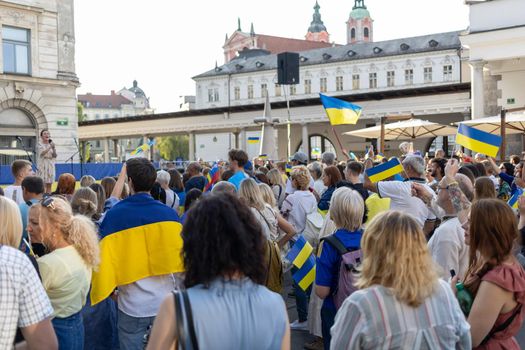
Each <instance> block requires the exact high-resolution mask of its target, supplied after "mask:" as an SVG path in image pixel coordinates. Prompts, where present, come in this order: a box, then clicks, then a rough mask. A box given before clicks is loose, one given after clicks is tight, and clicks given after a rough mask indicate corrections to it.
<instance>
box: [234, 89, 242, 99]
mask: <svg viewBox="0 0 525 350" xmlns="http://www.w3.org/2000/svg"><path fill="white" fill-rule="evenodd" d="M233 98H234V99H236V100H240V99H241V88H240V87H238V86H236V87H234V88H233Z"/></svg>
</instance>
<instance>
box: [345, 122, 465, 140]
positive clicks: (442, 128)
mask: <svg viewBox="0 0 525 350" xmlns="http://www.w3.org/2000/svg"><path fill="white" fill-rule="evenodd" d="M384 127H385V140H412V139H415V138H416V137H417V138H424V137H436V136H448V135H455V134H456V132H457V128H456V127H454V126H449V125H442V124H438V123H433V122H430V121H428V120H421V119H409V120H403V121H399V122H395V123H390V124H385V126H384ZM344 134H345V135H350V136H358V137H365V138H380V137H381V125H377V126H373V127H371V128H366V129H359V130H354V131H349V132H345V133H344Z"/></svg>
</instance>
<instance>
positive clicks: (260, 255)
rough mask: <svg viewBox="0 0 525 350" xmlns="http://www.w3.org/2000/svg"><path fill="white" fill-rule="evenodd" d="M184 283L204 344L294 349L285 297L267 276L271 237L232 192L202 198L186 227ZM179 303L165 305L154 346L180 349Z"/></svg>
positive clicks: (200, 342)
mask: <svg viewBox="0 0 525 350" xmlns="http://www.w3.org/2000/svg"><path fill="white" fill-rule="evenodd" d="M182 239H183V241H184V248H183V256H184V267H185V270H186V275H185V280H184V284H185V286H186V288H187V293H188V297H189V302H190V305H191V309H192V313H193V326H194V329H195V334H196V339H197V343H198V346H199V348H201V349H219V350H221V349H290V329H289V327H288V317H287V314H286V308H285V305H284V302H283V299H282V297H281V296H280V295H279V294H277V293H274V292H271V291H269V290H268V289H267V288H266V287H264V286H263V285H262V284H263V283H264V282H265V279H266V270H265V263H264V243H265V238H264V237H263V233H262V231H261V227H260V225H258V222H257V220H256V219H255V217H254V216H253V214H252V212H251V210H250V209H249V208H248V207H247V206H246V205H245V204H243V203H242V202H241V201H240V200H239V199H238V198H237V197H236V196H234V195H232V194H229V193H220V194H212V195H208V196H205V197H203V198H201V199H200V200H199V201H198V202H197V203H195V205H194V206H193V207H192V208H191V209H190V211H189V212H188V218H187V221H186V224H185V225H184V228H183V230H182ZM176 316H177V315H176V314H175V302H174V298H173V296H172V295H170V296H169V297H167V298H166V299H165V300H164V302H163V303H162V305H161V306H160V309H159V313H158V314H157V317H156V319H155V323H154V325H153V329H152V332H151V336H150V341H149V344H148V349H173V348H177V345H178V344H177V343H178V339H176V336H175V334H176V331H175V329H176V327H177V326H178V325H176Z"/></svg>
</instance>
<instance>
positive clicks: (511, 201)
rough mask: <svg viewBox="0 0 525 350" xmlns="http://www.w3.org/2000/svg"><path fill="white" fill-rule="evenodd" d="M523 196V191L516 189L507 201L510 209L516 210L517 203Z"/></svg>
mask: <svg viewBox="0 0 525 350" xmlns="http://www.w3.org/2000/svg"><path fill="white" fill-rule="evenodd" d="M521 196H523V190H522V189H521V188H518V189H517V190H516V191H515V192H514V193H513V194H512V196H511V197H510V199H509V201H508V202H507V203H508V204H509V205H510V207H511V208H514V209H518V206H519V203H520V197H521Z"/></svg>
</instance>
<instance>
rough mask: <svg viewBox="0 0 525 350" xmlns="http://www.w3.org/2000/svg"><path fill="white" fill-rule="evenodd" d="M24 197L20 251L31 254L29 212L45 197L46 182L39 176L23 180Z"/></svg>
mask: <svg viewBox="0 0 525 350" xmlns="http://www.w3.org/2000/svg"><path fill="white" fill-rule="evenodd" d="M21 186H22V196H23V197H24V202H23V203H21V204H20V205H19V208H20V214H21V216H22V225H23V231H22V242H21V243H20V250H22V251H23V252H25V253H26V254H27V253H29V247H28V246H27V244H26V242H27V243H29V240H28V237H27V231H26V227H27V213H28V212H29V207H30V206H31V205H32V204H35V203H38V201H40V200H41V199H42V197H43V195H44V180H42V178H41V177H39V176H27V177H26V178H25V179H24V180H22V184H21Z"/></svg>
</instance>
